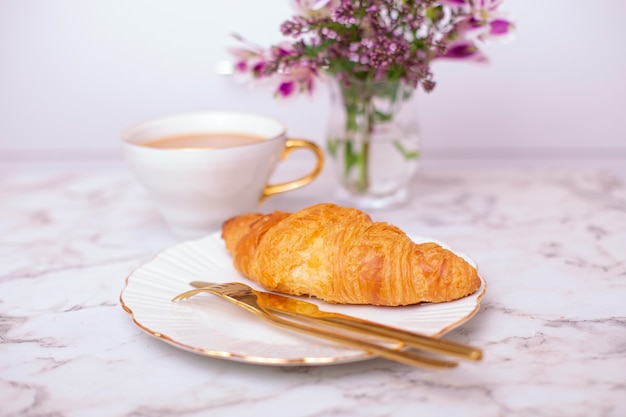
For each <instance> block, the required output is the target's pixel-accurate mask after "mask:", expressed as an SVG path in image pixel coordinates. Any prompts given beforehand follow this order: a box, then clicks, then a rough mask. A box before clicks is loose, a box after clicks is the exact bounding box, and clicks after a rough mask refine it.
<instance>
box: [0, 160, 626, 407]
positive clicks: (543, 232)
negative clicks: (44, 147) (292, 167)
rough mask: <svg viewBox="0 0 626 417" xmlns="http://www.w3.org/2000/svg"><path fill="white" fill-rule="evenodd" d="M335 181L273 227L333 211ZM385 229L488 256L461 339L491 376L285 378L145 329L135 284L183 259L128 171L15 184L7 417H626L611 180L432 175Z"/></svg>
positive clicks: (3, 194)
mask: <svg viewBox="0 0 626 417" xmlns="http://www.w3.org/2000/svg"><path fill="white" fill-rule="evenodd" d="M331 183H332V181H331V179H330V178H328V175H323V176H322V178H320V179H319V180H318V181H316V182H315V183H314V184H312V185H310V186H309V187H306V188H304V189H301V190H298V191H294V192H292V193H290V194H285V195H283V196H278V197H275V198H273V199H272V200H271V201H268V203H267V206H265V207H264V209H265V210H272V209H275V208H281V209H286V210H294V209H298V208H301V207H304V206H307V205H310V204H313V203H316V202H319V201H331V200H332V186H331ZM412 196H413V197H412V200H411V202H410V203H409V204H408V205H406V206H405V207H403V208H400V209H394V210H386V211H376V212H372V213H371V214H372V217H373V218H375V219H376V220H386V221H389V222H391V223H394V224H396V225H398V226H400V227H402V228H403V229H405V230H406V231H407V232H409V233H412V234H416V235H421V236H432V237H435V238H437V239H439V240H441V241H444V242H446V243H447V244H449V245H450V246H452V247H454V248H456V249H457V250H459V251H462V252H464V253H467V254H469V255H470V256H471V257H473V258H474V259H475V260H476V261H477V262H478V265H479V267H480V271H481V274H482V276H483V277H484V278H485V280H486V281H487V283H488V288H487V293H486V295H485V297H484V299H483V300H482V304H481V308H480V310H479V312H478V313H477V314H476V315H475V316H474V317H473V318H472V319H471V320H469V321H468V322H467V323H465V324H463V325H462V326H460V327H458V328H456V329H455V330H453V331H451V332H449V333H447V334H446V335H445V336H444V337H446V338H448V339H451V340H457V341H460V342H464V343H468V344H471V345H475V346H478V347H481V348H482V349H483V350H484V359H483V360H482V361H481V362H477V363H474V362H462V363H461V364H460V365H459V366H458V367H457V368H454V369H448V370H432V369H422V368H415V367H409V366H406V365H402V364H398V363H394V362H390V361H388V360H384V359H380V358H374V359H371V360H367V361H361V362H354V363H346V364H335V365H330V366H314V367H306V366H295V367H272V366H258V365H252V364H246V363H239V362H232V361H226V360H221V359H217V358H209V357H204V356H200V355H197V354H194V353H191V352H187V351H183V350H180V349H177V348H175V347H173V346H171V345H169V344H166V343H163V342H162V341H161V340H158V339H157V338H154V337H151V336H150V335H148V334H146V333H145V332H143V331H142V330H141V329H139V328H138V327H137V326H136V325H135V324H134V323H133V322H132V321H131V319H130V317H129V315H128V314H127V313H126V312H125V311H123V309H122V308H121V306H120V302H119V296H120V291H121V290H122V288H123V286H124V281H125V278H126V277H127V276H128V275H129V274H130V273H131V272H132V271H133V270H135V269H136V268H137V267H139V266H141V265H142V264H144V263H145V262H147V261H148V260H150V259H152V258H153V257H154V256H155V255H156V254H158V253H159V252H160V251H162V250H164V249H166V248H168V247H171V246H172V245H176V244H177V243H178V242H179V240H178V239H177V238H176V237H175V236H173V235H171V234H170V233H169V231H168V229H167V227H166V226H165V224H164V223H163V221H162V220H161V219H160V217H159V216H158V214H157V213H156V211H155V209H154V207H153V206H152V203H151V201H150V199H149V198H148V196H147V195H146V194H145V192H144V191H143V190H142V189H141V188H140V187H139V186H138V185H137V183H136V182H135V180H134V178H133V177H132V176H131V174H130V173H129V172H128V171H127V170H126V169H125V167H123V166H119V167H113V168H111V167H107V168H102V169H99V168H98V167H97V166H96V167H93V166H92V167H80V168H72V167H64V168H60V169H45V170H44V169H40V170H38V169H31V170H28V171H19V170H17V171H11V172H5V173H4V174H2V176H0V236H1V237H0V259H1V260H2V262H1V263H0V416H3V417H9V416H92V417H93V416H107V417H111V416H133V417H138V416H177V417H182V416H205V415H210V416H231V415H232V416H241V415H254V416H279V415H280V416H290V417H298V416H307V417H313V416H364V417H365V416H367V417H373V416H391V415H393V416H419V415H422V416H424V415H439V416H447V417H454V416H463V417H471V416H476V417H478V416H480V417H491V416H493V417H501V416H509V417H511V416H568V417H574V416H580V417H583V416H584V417H588V416H604V417H609V416H623V415H624V413H625V412H626V411H625V410H626V185H625V183H624V181H623V179H622V178H620V176H618V175H617V174H616V173H614V172H611V171H603V170H597V169H592V170H580V169H570V168H566V169H559V168H552V169H534V170H528V169H524V170H522V169H514V168H511V169H503V168H498V169H490V168H481V169H440V170H437V169H424V170H422V171H421V172H420V173H419V175H418V176H417V178H416V179H415V181H414V184H413V186H412Z"/></svg>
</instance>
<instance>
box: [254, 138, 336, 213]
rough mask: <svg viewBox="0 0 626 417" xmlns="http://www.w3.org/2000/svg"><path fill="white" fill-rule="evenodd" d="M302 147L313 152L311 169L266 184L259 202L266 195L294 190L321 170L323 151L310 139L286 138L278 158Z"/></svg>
mask: <svg viewBox="0 0 626 417" xmlns="http://www.w3.org/2000/svg"><path fill="white" fill-rule="evenodd" d="M303 148H304V149H309V150H311V151H312V152H313V153H314V154H315V157H316V164H315V168H314V169H313V171H311V172H309V173H308V174H307V175H305V176H303V177H301V178H298V179H295V180H293V181H288V182H283V183H280V184H268V185H266V186H265V189H264V190H263V194H262V195H261V199H260V200H259V204H261V203H263V201H265V199H266V198H267V197H269V196H272V195H274V194H279V193H284V192H286V191H291V190H295V189H296V188H300V187H304V186H305V185H307V184H308V183H310V182H311V181H313V180H314V179H315V177H317V176H318V175H319V173H320V172H321V171H322V168H323V167H324V153H323V152H322V150H321V149H320V147H319V146H317V145H316V144H315V143H313V142H311V141H308V140H305V139H287V141H286V142H285V148H284V149H283V152H282V154H281V155H280V160H281V161H283V160H285V159H286V158H287V156H289V154H291V152H293V151H294V150H296V149H303Z"/></svg>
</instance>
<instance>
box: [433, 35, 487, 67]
mask: <svg viewBox="0 0 626 417" xmlns="http://www.w3.org/2000/svg"><path fill="white" fill-rule="evenodd" d="M441 58H452V59H467V60H470V61H476V62H485V61H486V60H487V57H486V56H485V55H484V54H483V53H482V52H481V50H480V49H478V47H477V46H476V44H475V43H474V42H472V41H471V40H468V39H459V40H456V41H453V42H450V44H449V45H448V48H447V49H446V52H445V53H444V54H443V55H441Z"/></svg>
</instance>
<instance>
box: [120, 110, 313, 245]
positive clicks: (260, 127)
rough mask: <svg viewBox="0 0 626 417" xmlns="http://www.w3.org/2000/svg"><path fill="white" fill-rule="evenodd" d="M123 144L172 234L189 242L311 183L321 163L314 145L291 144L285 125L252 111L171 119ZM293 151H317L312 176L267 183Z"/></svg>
mask: <svg viewBox="0 0 626 417" xmlns="http://www.w3.org/2000/svg"><path fill="white" fill-rule="evenodd" d="M121 138H122V143H123V148H124V154H125V157H126V160H127V162H128V163H129V166H130V168H131V170H132V171H133V172H134V174H135V176H136V177H137V179H138V181H139V182H140V183H141V184H142V185H143V186H144V187H145V188H146V189H147V190H148V192H149V193H150V195H151V196H152V197H153V199H154V201H155V203H156V207H157V209H158V210H159V212H160V213H161V214H162V216H163V217H164V218H165V220H166V222H167V223H168V225H169V226H170V228H171V229H172V231H173V232H174V233H175V234H176V235H178V236H180V237H184V238H193V237H200V236H203V235H205V234H207V233H209V232H211V231H214V230H218V229H219V228H221V226H222V223H223V222H224V221H225V220H227V219H229V218H231V217H233V216H235V215H238V214H241V213H245V212H250V211H258V206H259V204H261V203H262V202H263V201H264V200H265V199H266V198H267V197H269V196H272V195H275V194H278V193H283V192H286V191H290V190H294V189H296V188H300V187H303V186H305V185H306V184H308V183H310V182H311V181H313V180H314V179H315V178H316V177H317V176H318V174H319V173H320V172H321V170H322V167H323V164H324V156H323V152H322V150H321V149H320V148H319V147H318V146H317V145H316V144H315V143H313V142H311V141H309V140H305V139H293V138H288V137H287V131H286V128H285V126H284V125H283V124H281V123H280V122H278V121H276V120H274V119H272V118H269V117H265V116H262V115H258V114H252V113H240V112H228V111H207V112H197V113H187V114H179V115H173V116H168V117H163V118H159V119H155V120H151V121H148V122H144V123H141V124H138V125H135V126H133V127H130V128H128V129H126V130H124V131H123V132H122V135H121ZM296 149H307V150H309V151H311V152H313V154H314V156H315V160H316V163H315V167H314V168H313V170H312V171H310V172H308V173H306V174H305V175H303V176H302V177H300V178H298V179H295V180H293V181H288V182H284V183H279V184H268V181H269V180H270V177H271V175H272V173H273V172H274V169H275V167H276V165H277V164H278V162H279V161H280V160H281V159H284V158H286V157H287V156H288V155H289V154H290V153H291V152H292V151H294V150H296Z"/></svg>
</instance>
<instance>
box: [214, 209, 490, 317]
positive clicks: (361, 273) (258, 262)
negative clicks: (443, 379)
mask: <svg viewBox="0 0 626 417" xmlns="http://www.w3.org/2000/svg"><path fill="white" fill-rule="evenodd" d="M222 238H223V239H224V243H225V246H226V249H227V251H228V252H230V253H231V255H232V256H233V265H234V267H235V269H237V271H239V272H240V273H241V274H243V275H244V276H245V277H247V278H249V279H251V280H252V281H255V282H256V283H258V284H259V285H261V286H262V287H264V288H266V289H268V290H272V291H277V292H282V293H286V294H292V295H309V296H314V297H317V298H320V299H322V300H324V301H327V302H330V303H338V304H372V305H381V306H400V305H409V304H416V303H420V302H435V303H437V302H445V301H451V300H455V299H458V298H461V297H464V296H466V295H469V294H471V293H473V292H475V291H476V290H477V289H478V287H479V286H480V279H479V277H478V275H477V271H476V268H474V267H473V266H472V265H470V264H469V263H468V262H467V261H465V260H464V259H463V258H461V257H459V256H457V255H455V254H454V253H452V252H450V251H449V250H447V249H444V248H442V247H441V246H440V245H438V244H436V243H421V244H416V243H414V242H413V241H412V240H411V239H410V238H409V237H408V236H407V235H406V234H405V233H404V232H403V231H402V230H400V229H399V228H398V227H395V226H393V225H390V224H388V223H384V222H373V221H372V220H371V218H370V217H369V216H368V215H367V214H366V213H364V212H362V211H360V210H357V209H353V208H347V207H341V206H338V205H335V204H318V205H314V206H311V207H308V208H305V209H303V210H300V211H297V212H295V213H287V212H283V211H275V212H273V213H270V214H266V215H263V214H260V213H248V214H243V215H241V216H237V217H234V218H232V219H230V220H227V221H226V222H225V223H224V225H223V227H222Z"/></svg>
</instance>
